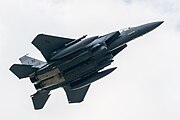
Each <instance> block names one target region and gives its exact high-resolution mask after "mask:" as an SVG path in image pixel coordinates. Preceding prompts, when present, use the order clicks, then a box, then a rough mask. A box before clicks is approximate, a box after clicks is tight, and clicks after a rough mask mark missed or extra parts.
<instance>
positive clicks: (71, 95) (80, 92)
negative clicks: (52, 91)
mask: <svg viewBox="0 0 180 120" xmlns="http://www.w3.org/2000/svg"><path fill="white" fill-rule="evenodd" d="M89 87H90V85H88V86H85V87H83V88H81V89H77V90H72V89H71V88H70V87H69V86H65V87H63V88H64V90H65V92H66V95H67V98H68V102H69V103H80V102H82V101H83V100H84V97H85V95H86V93H87V91H88V89H89Z"/></svg>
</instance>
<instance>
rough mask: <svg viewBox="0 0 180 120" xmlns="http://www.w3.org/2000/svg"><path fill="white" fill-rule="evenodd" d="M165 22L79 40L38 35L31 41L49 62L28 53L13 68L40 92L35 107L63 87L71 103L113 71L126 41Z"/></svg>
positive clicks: (13, 70)
mask: <svg viewBox="0 0 180 120" xmlns="http://www.w3.org/2000/svg"><path fill="white" fill-rule="evenodd" d="M162 23H163V21H158V22H152V23H147V24H144V25H140V26H137V27H128V28H126V29H122V30H118V31H115V32H111V33H109V34H105V35H102V36H93V37H89V38H86V37H87V35H84V36H83V37H81V38H79V39H71V38H64V37H57V36H51V35H45V34H39V35H37V36H36V37H35V38H34V40H33V41H32V44H33V45H34V46H35V47H36V48H37V49H38V50H39V51H40V52H41V53H42V55H43V56H44V58H45V60H46V62H43V61H40V60H37V59H35V58H32V57H29V56H27V55H25V56H23V57H21V58H20V59H19V60H20V61H21V63H22V64H13V65H12V66H11V67H10V71H12V72H13V73H14V74H15V75H16V76H17V77H18V78H19V79H22V78H26V77H29V78H30V81H31V82H32V83H33V84H34V86H35V89H36V90H37V92H36V93H35V94H33V95H31V98H32V101H33V105H34V109H35V110H38V109H42V108H43V107H44V105H45V103H46V101H47V100H48V98H49V96H50V91H51V90H54V89H57V88H59V87H62V88H63V89H64V91H65V93H66V95H67V99H68V102H69V103H80V102H82V101H83V100H84V97H85V95H86V93H87V91H88V89H89V87H90V85H91V83H93V82H95V81H96V80H99V79H101V78H103V77H105V76H106V75H108V74H110V73H111V72H113V71H114V70H115V69H116V67H113V68H109V69H105V67H107V66H109V65H110V64H111V63H112V62H113V61H114V60H113V58H114V57H115V56H116V55H117V54H118V53H119V52H121V51H122V50H123V49H124V48H126V47H127V43H128V42H129V41H131V40H134V39H135V38H137V37H140V36H142V35H144V34H146V33H148V32H150V31H152V30H154V29H155V28H157V27H158V26H159V25H161V24H162Z"/></svg>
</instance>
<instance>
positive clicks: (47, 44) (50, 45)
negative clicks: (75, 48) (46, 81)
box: [32, 34, 74, 61]
mask: <svg viewBox="0 0 180 120" xmlns="http://www.w3.org/2000/svg"><path fill="white" fill-rule="evenodd" d="M73 40H74V39H70V38H64V37H56V36H50V35H45V34H39V35H37V36H36V37H35V38H34V40H33V41H32V44H33V45H34V46H35V47H36V48H37V49H38V50H39V51H41V53H42V55H43V56H44V58H45V59H46V60H47V61H49V59H50V57H51V54H52V53H53V52H54V51H56V50H58V49H60V48H64V47H65V44H67V43H69V42H72V41H73Z"/></svg>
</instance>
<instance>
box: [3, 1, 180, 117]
mask: <svg viewBox="0 0 180 120" xmlns="http://www.w3.org/2000/svg"><path fill="white" fill-rule="evenodd" d="M179 5H180V2H179V1H178V0H158V1H156V0H136V1H135V0H134V1H133V0H122V1H121V0H0V41H1V44H0V56H1V59H0V62H1V67H0V72H1V77H0V80H1V84H0V90H1V91H2V93H1V100H0V106H1V109H0V119H1V120H3V119H6V120H12V119H14V120H32V119H33V120H39V119H44V120H49V119H52V120H54V119H62V120H70V119H78V120H85V119H86V120H100V119H104V120H110V119H120V120H132V119H133V120H160V119H164V120H169V119H173V120H179V119H180V114H179V113H180V88H179V86H180V74H179V73H180V62H179V61H180V55H179V51H180V47H179V46H180V40H179V30H180V29H179V28H180V27H179V26H180V24H179V21H180V15H179V9H180V8H179ZM157 20H164V21H165V22H164V23H163V24H162V25H161V26H160V27H159V28H157V29H156V30H154V31H152V32H151V33H149V34H147V35H144V36H143V37H141V38H138V39H136V40H135V41H132V42H131V43H129V44H128V47H127V48H126V49H125V50H124V51H122V53H120V54H119V55H118V56H117V57H115V62H114V63H113V65H112V66H117V67H118V69H117V70H116V71H114V72H113V73H112V74H110V75H109V76H107V77H106V78H103V79H101V80H100V81H97V82H96V83H94V84H92V86H91V88H90V89H89V91H88V93H87V96H86V98H85V101H84V102H83V103H81V104H72V105H69V104H68V103H67V99H66V96H65V93H64V91H63V90H62V89H57V90H55V91H52V93H51V94H52V95H51V96H50V98H49V100H48V102H47V104H46V106H45V107H44V109H42V110H40V111H34V110H33V105H32V101H31V99H30V95H31V94H33V93H35V89H34V87H33V85H32V84H31V83H30V81H29V80H28V79H24V80H21V81H20V80H18V78H17V77H16V76H15V75H13V74H12V73H11V72H10V71H9V70H8V69H9V67H10V66H11V65H12V64H13V63H19V61H18V58H19V57H21V56H23V55H25V54H26V53H30V56H33V57H37V58H39V59H41V60H44V59H43V57H42V55H41V54H40V52H39V51H38V50H37V49H36V48H35V47H34V46H33V45H32V44H31V41H32V40H33V38H34V37H35V36H36V35H37V34H39V33H46V34H51V35H57V36H66V37H71V38H79V37H81V36H82V35H84V34H88V35H89V36H92V35H102V34H105V33H108V32H112V31H115V30H119V29H121V28H124V27H129V26H136V25H140V24H143V23H148V22H153V21H157Z"/></svg>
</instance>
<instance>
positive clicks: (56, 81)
mask: <svg viewBox="0 0 180 120" xmlns="http://www.w3.org/2000/svg"><path fill="white" fill-rule="evenodd" d="M64 81H65V79H64V77H63V76H62V75H61V74H60V75H56V76H54V77H52V78H49V79H47V80H44V81H43V82H42V83H41V85H42V87H43V88H48V87H51V86H54V85H57V84H60V83H63V82H64Z"/></svg>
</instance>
